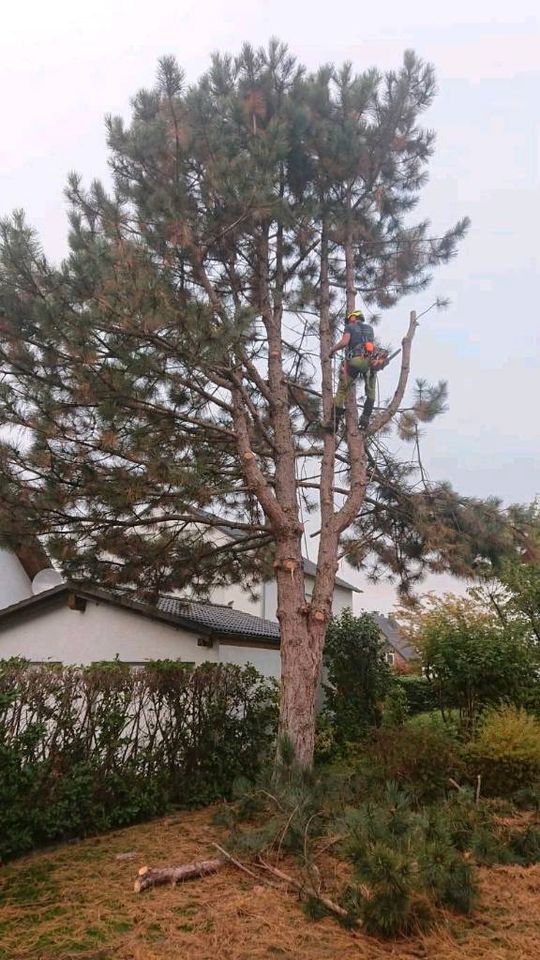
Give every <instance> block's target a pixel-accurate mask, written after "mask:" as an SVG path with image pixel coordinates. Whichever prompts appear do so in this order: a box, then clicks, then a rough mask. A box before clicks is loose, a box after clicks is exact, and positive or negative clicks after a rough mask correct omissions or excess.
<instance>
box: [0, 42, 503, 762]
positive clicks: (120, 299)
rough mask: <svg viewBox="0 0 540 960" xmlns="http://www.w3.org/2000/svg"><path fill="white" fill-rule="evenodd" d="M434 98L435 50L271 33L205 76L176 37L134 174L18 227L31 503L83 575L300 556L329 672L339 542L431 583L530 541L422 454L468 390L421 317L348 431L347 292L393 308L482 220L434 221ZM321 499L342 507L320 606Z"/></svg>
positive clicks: (335, 513) (27, 517)
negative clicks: (367, 412) (323, 48)
mask: <svg viewBox="0 0 540 960" xmlns="http://www.w3.org/2000/svg"><path fill="white" fill-rule="evenodd" d="M434 95H435V77H434V71H433V68H432V67H431V66H430V65H429V64H426V63H424V62H423V61H422V60H420V59H419V58H418V57H417V56H416V55H415V54H414V53H412V52H411V51H407V52H406V53H405V55H404V58H403V63H402V65H401V67H400V68H399V69H398V70H396V71H393V70H392V71H387V72H386V73H384V74H383V73H380V72H379V71H378V70H376V69H367V70H364V71H363V72H361V73H355V72H354V70H353V68H352V65H351V64H345V65H344V66H343V67H341V68H338V67H335V66H333V65H326V66H322V67H321V68H320V69H319V70H318V71H316V72H315V73H308V72H307V71H306V70H305V68H304V67H302V66H301V65H300V64H299V63H298V62H297V61H296V60H295V58H294V57H293V56H292V55H291V53H290V52H289V51H288V50H287V48H286V47H285V46H284V45H283V44H281V43H279V42H278V41H272V42H271V43H270V44H269V46H268V48H267V49H263V50H254V49H253V48H252V47H251V46H249V45H245V46H244V47H243V48H242V50H241V52H240V54H239V55H238V56H237V57H233V56H229V55H221V54H216V55H214V56H213V57H212V61H211V65H210V68H209V70H208V72H207V73H206V74H204V75H203V76H202V77H201V78H200V79H199V80H198V81H196V82H195V83H193V84H191V85H188V84H186V81H185V78H184V76H183V73H182V71H181V69H180V68H179V66H178V65H177V63H176V61H175V60H174V58H172V57H164V58H163V59H162V60H161V61H160V63H159V70H158V77H157V83H156V86H155V87H154V88H153V89H151V90H141V91H140V92H139V93H138V94H136V96H135V97H134V99H133V102H132V114H131V118H130V122H129V123H127V124H126V123H125V122H124V121H123V120H122V119H121V118H119V117H109V118H108V119H107V124H106V125H107V143H108V148H109V156H110V168H111V174H112V186H111V187H110V188H107V187H105V186H104V185H103V184H102V183H100V182H98V181H95V182H94V183H92V184H91V185H90V186H89V187H84V186H83V184H82V182H81V180H80V178H79V177H78V176H77V175H76V174H72V175H71V176H70V178H69V183H68V187H67V198H68V203H69V220H70V233H69V254H68V256H67V257H66V258H65V260H64V261H63V262H62V263H61V264H60V265H54V264H52V263H50V262H49V261H48V259H47V257H46V256H45V254H44V253H43V251H42V249H41V246H40V243H39V239H38V238H37V236H36V235H35V233H34V232H33V231H32V230H31V229H30V228H29V227H28V225H27V224H26V222H25V219H24V216H23V214H22V213H20V212H19V213H15V214H14V215H13V216H12V217H9V218H8V219H5V220H4V221H2V223H1V225H0V364H1V372H2V380H1V383H0V416H1V417H2V421H3V423H4V424H5V425H7V427H8V432H7V434H4V439H3V441H2V445H1V447H0V494H1V496H2V499H3V501H4V504H5V505H6V507H7V512H8V513H9V515H10V521H9V523H10V525H14V526H16V527H17V529H18V530H19V532H20V530H21V529H22V528H23V527H25V528H26V529H27V530H28V531H29V532H31V533H32V534H34V533H36V532H38V533H40V534H43V535H45V537H46V538H47V542H48V546H49V549H50V550H51V552H52V553H53V555H54V556H55V557H56V558H58V559H59V560H60V561H61V562H62V564H63V566H64V568H65V569H66V570H67V571H68V572H69V573H71V574H73V573H77V574H78V575H83V576H87V577H91V578H92V579H97V580H99V581H100V582H102V583H105V584H108V585H110V586H112V587H126V586H134V585H137V586H138V587H139V588H140V589H144V590H145V591H146V592H147V593H148V595H149V596H156V595H157V594H158V593H159V592H163V591H168V590H169V591H170V590H174V589H182V588H183V587H185V586H186V585H187V584H189V585H190V587H191V588H194V589H199V590H201V591H204V590H205V589H207V588H208V586H209V585H210V584H213V583H216V582H225V581H230V580H234V579H240V578H246V577H247V578H249V576H250V575H251V576H253V577H254V578H257V577H260V576H261V575H265V574H269V573H270V572H272V571H274V573H275V575H276V578H277V581H278V597H279V598H280V599H279V610H278V615H279V617H280V623H281V628H282V638H283V637H284V636H289V637H293V636H296V637H298V636H299V635H302V636H304V642H305V644H308V646H309V643H312V650H313V651H315V652H314V653H313V656H311V655H310V656H309V657H308V658H307V661H306V662H307V663H308V664H309V670H310V671H311V674H310V679H309V683H308V681H307V680H306V683H307V684H308V686H310V688H312V687H313V684H314V683H315V679H314V678H315V675H316V674H318V669H319V665H320V656H321V652H322V644H323V643H324V631H325V627H326V623H327V622H328V619H329V616H330V609H331V598H332V589H333V583H334V577H335V571H336V567H337V560H338V555H345V556H347V558H348V559H349V560H350V561H351V562H352V563H353V564H356V565H359V566H364V565H366V564H368V563H370V562H372V561H373V560H374V562H375V570H377V569H379V568H382V569H384V570H390V571H391V572H393V573H394V574H396V575H397V576H398V578H399V580H400V582H401V585H402V587H403V588H404V589H407V588H408V587H409V586H410V584H411V583H414V582H415V581H416V580H417V579H418V578H419V577H420V576H421V575H422V573H423V572H424V571H425V570H426V569H429V568H433V569H450V570H456V571H457V572H460V573H463V572H464V571H468V570H470V569H471V565H472V564H473V563H474V562H476V560H477V559H478V557H479V556H480V558H485V557H488V558H491V557H493V556H495V555H498V554H499V553H500V552H501V551H503V552H504V551H505V550H506V551H508V550H512V549H513V546H514V539H515V538H514V532H513V529H512V528H511V527H509V525H508V524H507V522H506V518H505V516H504V514H503V512H502V511H501V508H500V504H499V503H497V502H496V501H492V502H488V503H487V504H483V503H479V502H477V501H471V500H466V499H465V500H464V499H463V498H460V497H458V496H457V495H456V494H455V493H454V491H452V489H451V488H450V487H448V486H447V485H440V484H431V485H427V484H426V483H425V478H424V476H423V472H422V470H421V469H420V468H419V467H418V464H417V465H416V466H415V464H414V463H412V462H411V457H410V456H409V455H407V456H405V457H404V456H403V455H402V452H401V449H400V444H401V443H402V442H405V441H406V440H412V441H413V443H417V441H418V434H419V429H420V427H421V425H422V424H423V423H425V422H428V421H430V420H432V419H433V418H434V417H435V416H436V415H437V413H439V412H441V410H442V409H443V408H444V405H445V400H446V385H445V384H444V383H442V382H441V383H438V384H435V385H429V384H428V383H426V382H425V381H419V382H418V383H417V385H416V388H415V389H414V390H413V391H412V394H411V396H410V397H409V396H408V397H407V399H405V391H406V386H407V381H408V376H409V369H410V358H411V347H412V339H413V337H414V334H415V330H416V322H415V320H414V317H413V318H412V320H411V323H410V324H409V329H408V332H407V333H406V335H405V337H404V340H403V341H402V357H401V369H400V370H399V371H398V370H397V365H396V380H397V382H396V386H395V390H394V393H393V395H392V396H391V398H390V399H389V400H386V399H385V400H384V402H383V403H382V404H381V406H380V407H379V409H378V411H377V413H376V416H375V417H374V419H373V421H372V424H371V427H370V430H369V433H368V435H367V437H366V435H365V434H362V433H361V432H360V431H359V429H358V423H357V419H356V415H355V405H354V396H353V392H351V394H350V397H349V402H348V410H347V429H346V444H345V445H344V446H343V447H341V445H340V444H338V445H337V444H336V438H335V436H334V435H333V434H332V433H331V431H330V432H329V431H325V429H324V426H325V424H326V425H327V424H328V423H329V421H331V418H332V388H333V369H332V361H331V358H330V350H331V347H332V344H333V343H334V341H335V339H336V327H337V325H338V322H339V321H340V319H343V317H344V313H345V309H347V310H350V309H351V308H352V306H354V303H355V297H356V296H358V297H359V298H361V299H362V301H363V303H364V304H365V305H366V309H368V310H369V311H370V312H373V314H374V315H373V317H372V318H371V319H372V320H373V322H376V321H377V311H378V310H384V309H386V308H388V307H391V306H392V305H394V304H396V303H398V302H399V300H400V298H402V297H403V296H405V295H406V294H411V293H418V294H420V293H422V292H423V291H425V289H426V288H427V286H428V284H429V281H430V278H431V274H432V271H433V269H434V268H436V267H438V266H439V265H441V264H444V263H446V262H448V261H449V260H450V259H451V258H452V257H453V256H454V255H455V254H456V252H457V249H458V244H459V242H460V240H461V239H462V238H463V236H464V234H465V232H466V229H467V226H468V221H467V219H466V218H462V219H460V220H459V221H458V222H457V223H456V224H454V225H452V226H451V227H450V228H449V229H447V230H445V231H442V233H440V232H439V231H437V235H434V233H433V231H432V230H431V227H430V223H429V221H428V220H426V219H418V218H416V219H415V217H414V209H415V207H416V205H417V203H418V201H419V198H420V196H421V192H422V188H423V187H424V185H425V183H426V180H427V169H428V163H429V160H430V157H431V155H432V153H433V149H434V142H435V136H434V133H433V132H432V131H431V130H429V129H428V128H426V127H424V126H422V124H421V117H422V114H423V113H424V112H425V110H426V109H427V108H428V107H429V106H430V104H431V102H432V100H433V97H434ZM392 431H394V432H392ZM396 431H397V434H398V436H397V437H396ZM392 438H394V439H392ZM396 442H397V446H396ZM303 507H305V509H306V510H308V509H311V508H314V507H316V508H318V510H319V512H320V516H321V532H320V538H319V548H318V549H319V554H318V566H317V577H316V582H315V589H314V593H313V598H312V599H311V600H310V601H309V602H308V601H307V599H306V597H305V595H304V590H303V578H302V557H301V537H302V533H303V520H302V508H303ZM227 525H229V526H230V527H231V528H234V530H235V531H236V536H235V538H234V540H233V541H232V542H228V543H227V544H225V545H223V544H219V543H217V542H216V538H215V535H214V531H215V527H216V526H221V527H223V526H227ZM347 531H349V532H348V533H347ZM306 631H307V633H306ZM308 634H309V635H310V636H311V637H312V640H311V641H308V639H307V636H308ZM313 638H316V639H313ZM291 642H292V641H291ZM291 649H292V648H291V647H290V645H289V641H287V643H285V644H284V645H282V651H285V652H284V653H283V656H284V657H285V658H286V657H287V650H289V652H290V650H291ZM295 662H298V657H296V658H295ZM306 669H307V667H306ZM286 673H287V669H286V664H285V665H284V674H286ZM295 683H296V687H297V688H298V689H300V690H301V689H303V688H304V686H305V684H304V683H303V681H299V678H298V677H297V678H296V681H295ZM313 697H314V693H313V690H312V691H311V693H310V695H309V697H308V699H309V700H310V702H313ZM310 716H311V715H310ZM306 723H307V725H308V726H309V725H310V724H311V725H312V716H311V719H309V720H308V721H306ZM306 749H307V754H309V750H310V747H309V745H308V747H307V748H306Z"/></svg>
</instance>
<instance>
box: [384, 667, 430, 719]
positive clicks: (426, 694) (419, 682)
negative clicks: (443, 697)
mask: <svg viewBox="0 0 540 960" xmlns="http://www.w3.org/2000/svg"><path fill="white" fill-rule="evenodd" d="M394 683H395V685H396V686H398V687H399V688H400V689H401V690H403V692H404V693H405V696H406V697H407V706H408V708H409V714H410V716H411V717H414V716H415V715H416V714H417V713H429V712H430V711H431V710H437V709H438V706H439V703H438V698H437V691H436V690H435V688H434V686H433V684H431V683H430V682H429V680H428V679H427V678H426V677H420V676H417V675H416V674H412V673H410V674H402V675H401V676H398V677H396V678H395V680H394Z"/></svg>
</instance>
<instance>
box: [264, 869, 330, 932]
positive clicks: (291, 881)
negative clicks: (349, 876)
mask: <svg viewBox="0 0 540 960" xmlns="http://www.w3.org/2000/svg"><path fill="white" fill-rule="evenodd" d="M259 863H260V865H261V867H262V868H263V870H268V872H269V873H272V874H273V875H274V876H275V877H279V879H280V880H284V881H285V883H287V884H288V885H289V886H291V887H294V889H295V890H297V891H298V893H299V894H300V896H306V895H307V896H313V897H316V898H317V900H320V901H321V903H322V904H323V906H325V907H326V909H327V910H329V911H330V912H331V913H335V914H337V916H338V917H346V916H348V914H347V911H346V910H344V908H343V907H340V906H339V904H338V903H334V901H333V900H329V899H328V897H323V896H322V895H321V894H320V893H317V892H316V891H315V890H309V888H307V887H306V886H305V884H303V883H300V881H299V880H295V878H294V877H291V876H289V874H288V873H284V872H283V870H278V868H277V867H271V866H270V864H269V863H266V862H265V861H264V860H263V859H262V857H259Z"/></svg>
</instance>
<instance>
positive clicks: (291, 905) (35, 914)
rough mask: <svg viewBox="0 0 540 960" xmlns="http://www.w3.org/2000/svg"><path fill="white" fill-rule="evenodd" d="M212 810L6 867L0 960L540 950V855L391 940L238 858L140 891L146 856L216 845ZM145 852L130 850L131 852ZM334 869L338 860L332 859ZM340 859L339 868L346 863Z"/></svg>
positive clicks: (486, 874)
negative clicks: (339, 918) (463, 908)
mask: <svg viewBox="0 0 540 960" xmlns="http://www.w3.org/2000/svg"><path fill="white" fill-rule="evenodd" d="M211 813H212V811H208V810H205V811H199V812H196V813H188V812H182V813H178V814H177V815H174V816H171V817H167V818H164V819H162V820H158V821H155V822H153V823H151V824H144V825H142V826H136V827H130V828H128V829H126V830H122V831H117V832H115V833H112V834H107V835H105V836H101V837H97V838H93V839H90V840H85V841H83V842H81V843H72V844H67V845H65V846H63V847H58V848H57V849H55V850H53V851H49V852H46V853H37V854H34V855H32V856H28V857H25V858H23V859H21V860H18V861H16V862H14V863H11V864H8V865H6V866H4V867H2V868H0V960H70V958H74V960H109V958H110V960H173V958H174V960H180V958H181V960H262V958H265V960H271V958H274V960H275V958H279V957H283V958H287V957H288V958H290V960H323V958H324V960H326V958H328V960H354V958H359V960H390V958H392V960H413V958H424V960H457V958H463V960H537V957H538V956H539V955H540V865H537V866H535V867H530V868H521V867H497V868H494V869H489V870H488V869H482V870H481V873H480V876H481V900H480V903H479V906H478V908H477V910H476V912H475V913H474V915H473V916H472V917H470V918H467V919H465V920H464V919H463V918H456V917H454V916H452V915H450V914H446V915H445V917H446V919H445V920H444V922H442V923H441V925H440V926H439V928H438V929H437V930H436V931H432V932H431V933H429V934H428V935H426V936H418V937H415V938H412V939H406V940H400V941H398V942H390V943H385V942H383V941H380V940H376V939H373V938H371V937H366V936H364V935H363V934H361V933H360V932H351V931H347V930H343V929H341V928H340V927H339V926H338V925H337V924H336V923H335V922H334V921H332V920H329V919H324V920H321V921H319V922H317V923H313V922H310V921H308V920H306V919H305V918H304V916H303V913H302V910H301V907H300V905H299V903H298V900H297V898H296V897H295V896H294V895H293V894H292V893H288V892H287V891H286V890H285V888H284V889H283V890H282V891H281V890H271V889H268V888H267V887H264V886H262V885H259V884H258V883H257V882H256V881H255V880H251V879H250V878H249V877H248V876H246V875H245V874H242V873H240V872H239V871H238V870H236V869H235V868H234V867H230V868H229V867H227V868H225V869H223V870H222V871H220V872H219V873H217V874H215V875H213V876H210V877H206V878H204V879H200V880H194V881H191V882H189V883H186V884H185V885H183V886H178V887H176V888H171V887H160V888H158V889H156V890H149V891H146V892H145V893H143V894H139V895H137V894H135V893H134V892H133V881H134V878H135V876H136V873H137V870H138V868H139V867H140V866H142V865H143V864H149V865H151V866H162V865H165V864H180V863H186V862H188V861H190V860H196V859H203V858H205V857H208V856H210V857H212V856H217V855H218V854H217V853H216V851H215V850H213V848H212V846H211V842H212V840H214V839H215V840H217V841H218V842H219V841H220V839H221V838H222V835H221V832H220V831H219V830H218V828H217V827H214V826H212V824H211ZM131 851H136V854H137V855H136V857H135V858H134V859H131V860H118V859H116V858H117V855H118V854H121V853H126V852H131ZM328 869H329V870H330V871H331V870H332V864H331V861H330V862H329V864H328ZM334 869H335V870H336V871H338V870H339V869H340V867H339V866H338V865H337V864H336V865H335V866H334Z"/></svg>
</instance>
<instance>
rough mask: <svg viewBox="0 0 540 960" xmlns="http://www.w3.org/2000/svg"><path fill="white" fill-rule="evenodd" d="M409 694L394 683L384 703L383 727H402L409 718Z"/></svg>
mask: <svg viewBox="0 0 540 960" xmlns="http://www.w3.org/2000/svg"><path fill="white" fill-rule="evenodd" d="M409 714H410V710H409V703H408V700H407V694H406V693H405V690H404V689H403V687H402V686H401V685H400V684H397V683H394V684H392V686H391V687H390V690H389V691H388V693H387V694H386V697H385V698H384V703H383V716H382V725H383V727H402V726H403V724H404V723H405V721H406V720H407V718H408V717H409Z"/></svg>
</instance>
